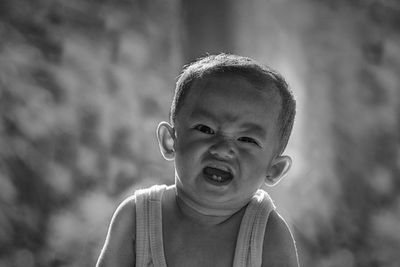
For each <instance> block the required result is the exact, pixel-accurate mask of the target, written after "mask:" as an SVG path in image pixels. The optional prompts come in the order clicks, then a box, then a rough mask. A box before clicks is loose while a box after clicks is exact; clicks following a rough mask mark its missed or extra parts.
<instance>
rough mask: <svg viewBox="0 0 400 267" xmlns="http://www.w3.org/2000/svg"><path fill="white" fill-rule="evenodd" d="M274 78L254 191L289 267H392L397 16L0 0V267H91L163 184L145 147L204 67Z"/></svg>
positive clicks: (329, 9) (399, 237) (151, 147)
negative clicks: (276, 139)
mask: <svg viewBox="0 0 400 267" xmlns="http://www.w3.org/2000/svg"><path fill="white" fill-rule="evenodd" d="M220 52H227V53H238V54H241V55H244V56H249V57H253V58H255V59H257V60H259V61H261V62H263V63H266V64H268V65H270V66H272V67H273V68H275V69H277V70H279V71H280V72H281V73H282V74H283V75H284V76H285V77H286V78H287V80H288V82H289V84H290V85H291V87H292V89H293V91H294V93H295V94H296V96H297V101H298V116H297V120H296V123H295V128H294V132H293V134H292V139H291V141H290V143H289V146H288V148H287V150H286V154H288V155H290V156H292V158H293V160H294V165H293V168H292V170H291V172H290V173H289V175H288V176H287V177H286V178H285V179H284V180H283V181H282V182H280V183H279V184H278V185H277V186H275V187H272V188H266V190H268V192H270V194H271V195H272V197H273V198H274V200H275V202H276V205H277V206H278V211H279V212H280V213H281V214H282V215H283V216H284V217H285V218H286V219H287V221H288V223H289V225H290V228H291V229H292V230H293V234H294V236H295V238H296V240H297V246H298V252H299V258H300V262H301V265H302V266H321V267H334V266H340V267H354V266H362V267H363V266H368V267H377V266H379V267H381V266H382V267H395V266H397V267H398V266H400V265H399V264H400V255H399V251H400V194H399V192H400V179H399V178H400V138H399V132H400V110H399V107H400V2H399V1H397V0H346V1H345V0H336V1H329V0H318V1H317V0H297V1H295V0H263V1H262V0H249V1H240V0H220V1H212V0H187V1H178V0H168V1H166V0H153V1H146V0H96V1H95V0H84V1H83V0H35V1H31V0H19V1H13V0H2V1H1V2H0V121H1V123H0V267H3V266H4V267H8V266H16V267H19V266H24V267H31V266H54V267H55V266H94V264H95V261H96V258H97V256H98V254H99V251H100V249H101V246H102V244H103V242H104V239H105V236H106V231H107V227H108V223H109V221H110V219H111V216H112V213H113V211H114V210H115V208H116V207H117V205H118V203H119V202H120V201H121V200H122V199H124V198H125V197H126V196H128V195H130V194H132V192H134V190H135V189H137V188H141V187H145V186H149V185H152V184H155V183H159V184H161V183H167V184H171V183H172V182H173V168H172V165H171V164H170V163H168V162H165V161H164V160H163V159H162V157H161V155H160V153H159V152H158V146H157V144H156V137H155V128H156V126H157V124H158V122H159V121H161V120H168V111H169V105H170V102H171V100H172V96H173V90H174V85H175V81H176V77H177V76H178V74H179V73H180V71H181V68H182V66H183V65H184V64H187V63H188V62H190V61H192V60H194V59H195V58H197V57H199V56H204V55H206V53H220Z"/></svg>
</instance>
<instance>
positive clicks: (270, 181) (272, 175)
mask: <svg viewBox="0 0 400 267" xmlns="http://www.w3.org/2000/svg"><path fill="white" fill-rule="evenodd" d="M291 166H292V159H291V158H290V157H289V156H278V157H276V158H275V159H274V160H273V161H272V164H271V166H270V168H269V170H268V172H267V176H266V179H265V183H266V184H267V185H269V186H273V185H276V184H277V183H278V182H279V181H280V180H281V179H282V178H283V177H285V175H286V174H287V172H288V171H289V169H290V167H291Z"/></svg>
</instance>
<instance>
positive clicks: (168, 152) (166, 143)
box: [157, 121, 175, 160]
mask: <svg viewBox="0 0 400 267" xmlns="http://www.w3.org/2000/svg"><path fill="white" fill-rule="evenodd" d="M157 140H158V145H159V147H160V151H161V154H162V155H163V157H164V158H165V159H166V160H174V158H175V149H174V146H175V130H174V128H173V127H172V126H171V124H169V123H168V122H165V121H162V122H160V123H159V124H158V127H157Z"/></svg>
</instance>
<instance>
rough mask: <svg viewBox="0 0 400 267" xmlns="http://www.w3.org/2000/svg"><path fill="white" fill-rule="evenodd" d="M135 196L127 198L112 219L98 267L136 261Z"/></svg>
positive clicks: (129, 263) (130, 264)
mask: <svg viewBox="0 0 400 267" xmlns="http://www.w3.org/2000/svg"><path fill="white" fill-rule="evenodd" d="M135 229H136V211H135V197H134V196H131V197H128V198H126V199H125V200H124V201H123V202H122V203H121V204H120V205H119V206H118V208H117V209H116V211H115V212H114V215H113V217H112V219H111V223H110V226H109V228H108V233H107V237H106V241H105V243H104V246H103V249H102V251H101V253H100V256H99V259H98V262H97V265H96V266H97V267H105V266H132V265H134V262H135V254H134V253H135V236H136V233H135Z"/></svg>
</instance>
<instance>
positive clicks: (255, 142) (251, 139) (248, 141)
mask: <svg viewBox="0 0 400 267" xmlns="http://www.w3.org/2000/svg"><path fill="white" fill-rule="evenodd" d="M238 140H239V141H240V142H244V143H249V144H254V145H257V146H260V145H259V143H258V142H257V141H256V140H255V139H253V138H251V137H247V136H244V137H239V138H238Z"/></svg>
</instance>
